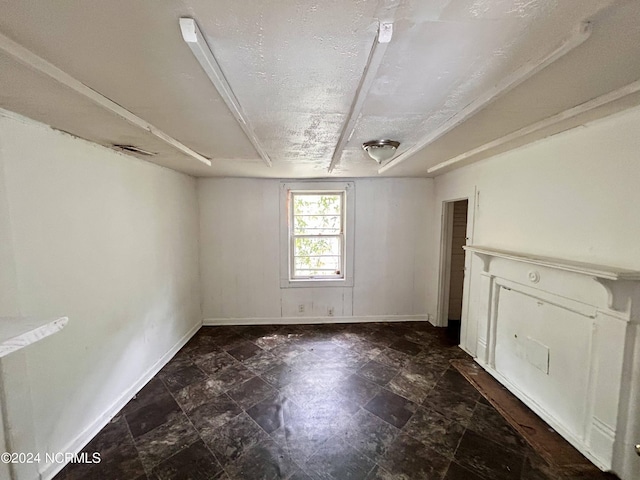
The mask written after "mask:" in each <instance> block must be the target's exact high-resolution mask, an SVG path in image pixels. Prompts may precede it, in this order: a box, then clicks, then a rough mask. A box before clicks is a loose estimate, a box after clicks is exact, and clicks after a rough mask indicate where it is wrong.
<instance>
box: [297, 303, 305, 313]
mask: <svg viewBox="0 0 640 480" xmlns="http://www.w3.org/2000/svg"><path fill="white" fill-rule="evenodd" d="M298 313H304V304H302V303H301V304H300V305H298Z"/></svg>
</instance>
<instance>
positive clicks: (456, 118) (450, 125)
mask: <svg viewBox="0 0 640 480" xmlns="http://www.w3.org/2000/svg"><path fill="white" fill-rule="evenodd" d="M590 35H591V25H590V24H589V23H588V22H586V23H582V24H581V25H580V27H579V28H578V30H577V31H575V32H572V33H571V34H570V35H569V36H568V38H566V39H564V40H563V41H562V43H561V44H560V45H559V46H557V47H556V48H554V49H553V50H552V51H551V52H550V53H547V54H546V55H544V56H543V57H542V58H538V59H536V60H530V61H529V62H527V63H525V64H524V65H522V66H521V67H520V68H518V69H517V70H515V71H513V72H512V73H511V74H509V75H507V76H506V77H504V78H503V79H502V80H501V81H500V82H498V84H496V85H494V86H492V87H491V88H489V89H488V90H487V91H485V92H484V93H483V94H481V95H480V96H478V97H477V98H476V99H475V100H473V101H472V102H471V103H469V104H468V105H467V106H466V107H464V108H463V109H462V110H460V111H459V112H457V113H456V114H455V115H453V116H452V117H451V118H450V119H449V120H447V121H446V122H444V123H443V124H442V125H440V127H438V128H436V129H435V130H433V131H431V132H429V133H428V134H427V135H426V136H425V137H424V138H422V139H421V140H420V141H419V142H418V143H416V144H415V145H413V146H412V147H410V148H408V149H407V150H405V151H404V152H402V153H401V154H400V155H398V156H397V157H395V158H393V159H391V160H390V161H388V162H387V163H386V164H385V165H383V166H382V167H380V169H378V173H384V172H386V171H387V170H389V169H390V168H393V167H395V166H397V165H399V164H400V163H402V162H403V161H405V160H406V159H408V158H410V157H411V156H412V155H413V154H414V153H416V152H418V151H420V150H422V149H423V148H425V147H427V146H428V145H430V144H432V143H433V142H435V141H436V140H437V139H439V138H440V137H442V136H443V135H445V134H446V133H448V132H450V131H451V130H453V129H454V128H455V127H457V126H458V125H460V124H462V123H463V122H465V121H466V120H468V119H469V118H471V117H472V116H473V115H475V114H476V113H478V112H479V111H481V110H482V109H484V108H485V107H487V106H488V105H490V104H491V103H493V102H494V101H496V100H497V99H498V98H500V97H502V96H503V95H505V94H506V93H507V92H509V91H511V90H513V89H514V88H515V87H517V86H518V85H520V84H521V83H522V82H524V81H525V80H527V79H528V78H531V77H532V76H534V75H535V74H536V73H538V72H540V71H541V70H543V69H544V68H546V67H548V66H549V65H551V64H552V63H553V62H555V61H556V60H558V59H559V58H562V57H563V56H564V55H566V54H567V53H569V52H570V51H571V50H573V49H574V48H576V47H578V46H579V45H581V44H582V43H584V42H585V41H586V40H587V39H588V38H589V36H590Z"/></svg>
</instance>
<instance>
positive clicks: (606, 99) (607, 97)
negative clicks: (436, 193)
mask: <svg viewBox="0 0 640 480" xmlns="http://www.w3.org/2000/svg"><path fill="white" fill-rule="evenodd" d="M639 91H640V80H637V81H635V82H632V83H630V84H628V85H625V86H624V87H622V88H619V89H617V90H614V91H612V92H609V93H606V94H604V95H601V96H599V97H596V98H594V99H593V100H589V101H588V102H585V103H581V104H580V105H577V106H575V107H573V108H569V109H568V110H563V111H562V112H560V113H557V114H555V115H552V116H550V117H547V118H544V119H542V120H540V121H538V122H535V123H533V124H531V125H528V126H526V127H523V128H521V129H519V130H516V131H515V132H511V133H509V134H507V135H505V136H503V137H499V138H496V139H495V140H491V141H490V142H487V143H485V144H483V145H480V146H479V147H476V148H473V149H471V150H468V151H466V152H464V153H461V154H460V155H457V156H455V157H453V158H450V159H449V160H445V161H444V162H440V163H438V164H437V165H434V166H433V167H429V169H428V170H427V173H433V172H437V171H438V170H442V169H444V168H446V167H450V166H451V165H454V164H456V163H460V162H462V161H464V160H466V159H468V158H471V157H473V156H475V155H479V154H481V153H484V152H486V151H488V150H491V149H493V148H498V147H500V146H502V145H505V144H507V143H510V142H513V141H515V140H518V139H520V138H522V137H525V136H527V135H530V134H532V133H535V132H538V131H540V130H544V129H545V128H548V127H552V126H554V125H557V124H559V123H560V122H563V121H565V120H569V119H571V118H575V117H577V116H578V115H582V114H584V113H587V112H589V111H591V110H594V109H596V108H600V107H602V106H604V105H607V104H609V103H612V102H615V101H617V100H620V99H621V98H624V97H627V96H629V95H632V94H634V93H637V92H639ZM532 141H534V140H532ZM527 143H528V142H527ZM443 173H444V172H443Z"/></svg>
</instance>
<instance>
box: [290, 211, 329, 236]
mask: <svg viewBox="0 0 640 480" xmlns="http://www.w3.org/2000/svg"><path fill="white" fill-rule="evenodd" d="M293 225H294V234H296V235H337V234H339V233H340V230H341V228H340V227H341V226H340V216H339V215H296V216H294V217H293Z"/></svg>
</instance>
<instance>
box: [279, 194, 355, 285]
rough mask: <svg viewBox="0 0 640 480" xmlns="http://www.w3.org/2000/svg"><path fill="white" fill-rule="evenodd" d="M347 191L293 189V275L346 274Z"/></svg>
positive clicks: (291, 226)
mask: <svg viewBox="0 0 640 480" xmlns="http://www.w3.org/2000/svg"><path fill="white" fill-rule="evenodd" d="M343 205H344V192H342V191H340V192H335V191H329V192H309V191H302V192H296V191H291V192H290V193H289V211H290V212H291V217H290V218H289V236H290V238H291V246H290V251H291V253H290V255H291V260H290V261H289V265H290V267H291V274H290V278H292V279H297V280H300V279H314V278H318V279H320V278H343V276H344V267H343V264H344V262H343V261H344V256H343V252H344V216H343V212H344V206H343Z"/></svg>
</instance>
